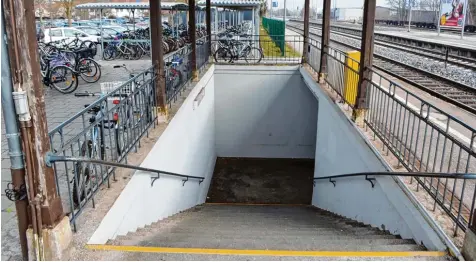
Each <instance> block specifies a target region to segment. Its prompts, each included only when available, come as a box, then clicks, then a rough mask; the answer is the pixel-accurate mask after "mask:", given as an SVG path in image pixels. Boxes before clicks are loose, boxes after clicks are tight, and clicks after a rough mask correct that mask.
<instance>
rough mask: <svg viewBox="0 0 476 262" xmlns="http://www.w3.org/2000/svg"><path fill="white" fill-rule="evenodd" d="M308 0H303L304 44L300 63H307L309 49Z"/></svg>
mask: <svg viewBox="0 0 476 262" xmlns="http://www.w3.org/2000/svg"><path fill="white" fill-rule="evenodd" d="M310 2H311V1H310V0H304V44H303V47H302V48H303V49H302V63H303V64H304V63H307V61H308V56H309V54H308V50H309V5H310Z"/></svg>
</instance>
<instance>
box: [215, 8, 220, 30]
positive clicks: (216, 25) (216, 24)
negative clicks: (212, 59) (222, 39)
mask: <svg viewBox="0 0 476 262" xmlns="http://www.w3.org/2000/svg"><path fill="white" fill-rule="evenodd" d="M218 32H219V30H218V7H216V6H215V34H218Z"/></svg>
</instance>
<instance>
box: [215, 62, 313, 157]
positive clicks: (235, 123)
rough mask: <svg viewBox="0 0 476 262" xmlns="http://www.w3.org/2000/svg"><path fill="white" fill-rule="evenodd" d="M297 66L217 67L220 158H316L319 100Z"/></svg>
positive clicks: (217, 127)
mask: <svg viewBox="0 0 476 262" xmlns="http://www.w3.org/2000/svg"><path fill="white" fill-rule="evenodd" d="M298 69H299V67H298V66H282V67H281V66H280V67H269V66H261V67H259V66H216V69H215V86H216V88H215V135H216V139H215V147H216V152H217V155H218V156H219V157H264V158H314V152H315V143H316V121H317V119H316V117H317V102H316V100H315V99H314V97H313V96H312V93H311V92H310V91H309V89H308V88H307V86H306V85H305V84H304V82H303V81H302V76H301V74H300V73H299V70H298Z"/></svg>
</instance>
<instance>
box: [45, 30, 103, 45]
mask: <svg viewBox="0 0 476 262" xmlns="http://www.w3.org/2000/svg"><path fill="white" fill-rule="evenodd" d="M76 36H78V38H79V39H80V40H81V41H86V40H89V41H92V42H93V43H96V44H97V43H99V41H100V36H97V35H91V34H88V33H86V32H84V31H81V30H79V29H76V28H74V27H60V28H52V29H45V40H44V42H45V43H49V42H54V41H59V40H63V39H68V40H71V41H73V40H74V39H75V38H76Z"/></svg>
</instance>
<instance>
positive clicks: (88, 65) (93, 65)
mask: <svg viewBox="0 0 476 262" xmlns="http://www.w3.org/2000/svg"><path fill="white" fill-rule="evenodd" d="M78 71H79V76H81V78H82V79H83V80H84V81H85V82H87V83H95V82H97V81H98V80H99V79H100V78H101V67H100V66H99V64H98V63H97V62H96V61H94V60H93V59H91V58H83V59H81V60H79V65H78Z"/></svg>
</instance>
